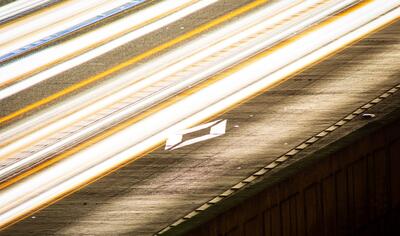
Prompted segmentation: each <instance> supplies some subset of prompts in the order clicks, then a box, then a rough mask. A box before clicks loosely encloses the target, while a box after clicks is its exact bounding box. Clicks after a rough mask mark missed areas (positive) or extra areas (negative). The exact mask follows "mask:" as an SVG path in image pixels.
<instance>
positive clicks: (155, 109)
mask: <svg viewBox="0 0 400 236" xmlns="http://www.w3.org/2000/svg"><path fill="white" fill-rule="evenodd" d="M370 2H373V0H369V1H365V2H362V3H360V4H358V5H356V6H353V7H351V8H349V9H347V10H346V11H345V12H342V13H339V14H337V15H335V16H333V17H332V18H330V19H328V20H326V21H324V22H322V23H321V24H318V25H316V26H313V27H312V28H310V29H309V30H306V31H304V32H302V33H301V34H299V35H297V36H295V37H294V38H291V39H289V40H286V41H285V42H283V43H281V44H278V45H276V46H274V47H272V48H269V49H268V50H266V51H263V52H261V53H259V54H257V55H254V56H253V57H251V58H249V59H248V60H246V61H244V62H242V63H240V64H238V65H237V66H235V67H232V68H229V69H228V70H226V71H224V72H222V73H220V74H217V75H216V76H214V77H212V78H211V79H209V80H207V81H205V82H203V83H201V84H199V85H198V86H196V87H194V88H191V89H189V90H187V91H185V92H183V93H181V94H179V95H178V96H176V97H174V98H171V99H170V100H167V101H164V102H162V103H161V104H159V105H157V106H156V107H152V108H150V109H148V110H146V111H144V112H143V113H140V114H139V115H138V116H136V117H134V118H132V119H130V120H127V121H125V122H123V123H121V124H118V125H117V126H115V127H112V128H111V129H109V130H107V131H105V132H103V133H101V134H99V135H97V136H95V137H93V138H92V139H90V140H87V141H85V142H83V143H81V144H79V145H77V146H75V147H73V148H71V149H69V150H67V151H66V152H64V153H62V154H60V155H59V156H56V157H54V158H53V159H51V160H48V161H46V162H44V163H42V164H40V165H39V166H36V167H34V168H32V169H30V170H28V171H27V172H24V173H23V174H21V175H19V176H16V177H15V178H13V179H9V180H7V181H6V182H4V183H2V184H0V190H1V189H4V188H5V187H7V186H9V185H11V184H13V183H15V182H17V181H19V180H21V179H23V178H25V177H27V176H29V175H31V174H33V173H35V172H37V171H39V170H41V169H44V168H46V167H48V166H50V165H52V164H54V163H56V162H58V161H60V160H62V159H64V158H66V157H68V156H70V155H72V154H75V153H77V152H78V151H81V150H83V149H85V148H87V147H89V146H91V145H92V144H94V143H97V142H99V141H101V140H103V139H105V138H107V137H109V136H110V135H112V134H114V133H116V132H118V131H121V130H122V129H125V128H127V127H128V126H130V125H132V124H135V123H136V122H138V121H140V120H143V119H144V118H146V117H148V116H150V115H152V114H154V113H156V112H158V111H160V110H162V109H164V108H166V107H168V106H170V105H172V104H174V103H176V102H178V101H180V100H182V99H184V98H186V97H188V96H189V95H191V94H193V93H195V92H198V91H200V90H202V89H204V88H206V87H208V86H210V85H212V84H214V83H216V82H218V81H220V80H222V79H223V78H225V77H226V76H228V75H231V74H233V73H235V72H237V71H239V70H241V69H243V68H244V67H246V66H248V65H249V64H252V63H254V62H255V61H257V60H259V59H261V58H264V57H266V56H267V55H270V54H272V53H273V52H275V51H277V50H279V49H281V48H283V47H285V46H287V45H289V44H291V43H293V42H294V41H296V40H298V39H300V38H302V37H304V36H306V35H308V34H310V33H312V32H314V31H316V30H318V29H319V28H322V27H324V26H326V25H328V24H330V23H331V22H332V21H335V20H337V19H338V18H341V17H344V16H346V15H347V14H350V13H352V12H354V11H356V10H358V9H360V8H362V7H363V6H365V5H368V3H370ZM388 24H389V23H388ZM365 36H366V35H364V36H363V37H365ZM360 39H361V37H360V38H357V39H356V40H353V41H352V42H350V43H354V42H356V41H358V40H360ZM334 53H335V52H333V53H332V55H333V54H334ZM329 56H331V55H329ZM323 59H326V57H324V58H323ZM320 60H322V59H320ZM314 63H317V62H313V63H310V64H308V65H311V64H314ZM297 71H298V70H297ZM295 72H296V71H295ZM295 72H293V74H295ZM297 73H299V72H297ZM288 78H290V77H285V78H284V79H282V80H281V81H280V82H279V83H281V82H283V81H284V80H286V79H288ZM274 85H276V84H274ZM268 88H269V87H268ZM254 96H255V95H254ZM252 97H253V96H252ZM241 103H242V102H240V103H238V104H241Z"/></svg>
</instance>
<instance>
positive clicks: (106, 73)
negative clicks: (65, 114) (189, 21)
mask: <svg viewBox="0 0 400 236" xmlns="http://www.w3.org/2000/svg"><path fill="white" fill-rule="evenodd" d="M267 1H268V0H255V1H254V2H251V3H249V4H247V5H245V6H242V7H240V8H238V9H235V10H234V11H232V12H229V13H227V14H225V15H223V16H221V17H219V18H217V19H214V20H212V21H210V22H208V23H206V24H203V25H201V26H200V27H198V28H196V29H194V30H192V31H189V32H188V33H185V34H183V35H181V36H178V37H177V38H175V39H173V40H170V41H168V42H166V43H164V44H162V45H159V46H157V47H155V48H153V49H151V50H149V51H147V52H145V53H142V54H140V55H138V56H135V57H133V58H131V59H129V60H127V61H125V62H123V63H121V64H119V65H117V66H115V67H112V68H110V69H108V70H106V71H104V72H101V73H99V74H97V75H95V76H92V77H89V78H88V79H85V80H83V81H81V82H79V83H76V84H74V85H71V86H69V87H67V88H65V89H63V90H61V91H59V92H56V93H55V94H52V95H50V96H48V97H46V98H44V99H41V100H39V101H37V102H35V103H32V104H30V105H28V106H26V107H24V108H22V109H20V110H17V111H15V112H13V113H11V114H9V115H6V116H3V117H1V118H0V125H1V124H2V123H4V122H6V121H9V120H11V119H14V118H16V117H19V116H21V115H22V114H24V113H27V112H29V111H32V110H33V109H36V108H38V107H41V106H43V105H45V104H47V103H50V102H52V101H54V100H56V99H58V98H60V97H63V96H65V95H67V94H69V93H71V92H74V91H76V90H78V89H80V88H83V87H85V86H87V85H89V84H91V83H93V82H96V81H98V80H101V79H103V78H105V77H106V76H109V75H111V74H113V73H115V72H117V71H119V70H121V69H124V68H126V67H128V66H130V65H133V64H135V63H137V62H139V61H141V60H143V59H145V58H147V57H150V56H153V55H155V54H157V53H159V52H161V51H163V50H165V49H167V48H170V47H172V46H174V45H176V44H178V43H180V42H183V41H185V40H187V39H190V38H192V37H194V36H196V35H198V34H200V33H202V32H204V31H206V30H208V29H210V28H212V27H214V26H217V25H219V24H222V23H224V22H226V21H228V20H230V19H232V18H234V17H236V16H238V15H241V14H243V13H245V12H248V11H250V10H252V9H254V8H256V7H258V6H260V5H261V4H264V3H266V2H267Z"/></svg>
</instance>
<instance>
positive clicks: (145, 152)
mask: <svg viewBox="0 0 400 236" xmlns="http://www.w3.org/2000/svg"><path fill="white" fill-rule="evenodd" d="M367 2H370V0H367ZM364 4H365V3H364ZM364 4H362V5H364ZM358 8H361V4H360V5H356V6H353V7H351V8H349V9H347V10H346V11H345V12H342V13H339V14H337V15H336V16H334V17H333V18H335V19H337V18H339V17H341V16H344V15H347V14H349V13H351V12H352V11H355V10H357V9H358ZM398 20H399V18H397V19H395V20H393V21H391V22H388V23H387V24H385V25H383V26H381V27H380V28H378V29H376V30H374V31H372V32H369V33H366V34H365V35H363V36H361V37H360V38H357V39H354V40H353V41H352V42H350V43H349V44H346V45H343V47H342V48H340V49H338V50H336V51H334V52H332V53H330V54H328V55H326V56H325V57H324V58H321V59H319V60H316V61H312V62H310V63H309V64H308V65H306V66H305V67H303V69H301V70H299V71H297V72H295V73H293V74H291V75H289V76H287V77H285V78H282V80H280V81H279V82H277V83H275V84H274V85H270V86H268V87H265V88H263V89H261V90H260V91H259V92H258V93H256V94H253V95H250V96H249V97H247V98H245V99H244V100H242V101H240V102H238V103H236V104H232V105H231V106H230V107H228V108H227V109H225V110H224V111H221V112H219V113H216V114H214V115H212V116H211V117H209V118H207V119H205V120H204V121H203V122H206V121H210V120H212V119H215V118H216V117H219V116H220V115H222V114H224V113H226V112H228V111H230V110H232V109H234V108H236V107H238V106H239V105H241V104H243V103H244V102H247V101H249V100H251V99H252V98H254V97H256V96H258V95H260V94H262V93H264V92H265V91H266V90H268V89H270V88H272V87H275V86H277V85H279V84H281V83H282V82H284V81H286V80H288V79H290V78H292V77H293V76H296V75H297V74H299V73H301V72H303V71H304V70H306V69H307V68H309V67H310V66H312V65H315V64H317V63H319V62H321V61H323V60H326V59H327V58H330V57H332V56H333V55H336V54H337V53H339V52H341V51H342V50H344V49H345V48H347V46H350V45H352V44H354V43H356V42H358V41H360V40H362V39H363V38H365V37H367V36H369V35H371V34H373V33H375V32H377V31H379V30H381V29H383V28H386V27H388V26H389V25H391V24H393V23H395V22H397V21H398ZM331 21H332V20H331V19H328V20H327V21H325V22H322V23H321V24H319V25H316V26H313V27H311V28H310V29H308V30H306V31H304V32H303V33H301V34H299V35H297V36H296V37H295V38H300V37H303V36H305V35H307V34H309V33H311V32H313V31H315V30H317V29H318V28H320V27H322V26H323V25H325V24H329V23H330V22H331ZM292 41H293V40H292V39H289V40H286V41H284V42H282V43H281V44H279V45H276V46H274V47H272V48H269V49H268V50H266V51H263V52H260V53H259V54H256V55H255V56H253V57H251V58H250V59H249V60H247V61H245V62H243V63H240V64H238V65H237V66H235V67H232V68H229V69H228V70H226V71H224V72H222V73H220V74H219V75H217V76H215V77H213V78H212V79H211V81H210V80H208V81H205V82H203V83H201V84H200V85H199V86H196V87H193V88H192V89H190V90H187V91H185V92H184V93H183V94H180V95H178V96H176V97H174V98H172V99H171V100H167V101H165V102H163V103H161V104H160V105H159V106H157V107H154V108H151V109H149V110H147V111H145V112H144V113H142V114H140V115H139V116H138V117H134V118H132V119H131V120H128V121H126V122H124V123H121V124H120V125H118V126H116V127H113V128H112V129H110V130H108V131H106V132H104V133H103V134H100V135H99V136H96V137H94V139H95V141H92V140H88V141H86V142H85V143H82V144H79V145H78V146H77V147H75V148H73V150H74V151H71V150H72V149H71V150H68V151H67V152H70V154H71V153H72V154H73V153H75V152H77V151H79V150H82V149H83V148H85V147H87V146H89V145H90V144H92V143H94V142H97V141H100V139H102V138H104V137H107V136H109V135H111V134H113V133H115V132H117V131H119V130H121V129H123V128H125V127H127V126H129V125H131V124H133V123H135V122H137V121H138V120H141V119H143V118H144V117H146V116H148V115H151V114H152V113H154V112H156V111H157V110H161V109H163V108H165V107H167V106H169V105H170V104H173V103H175V102H177V101H179V100H181V99H183V98H185V97H187V96H188V95H190V94H192V93H195V92H196V91H198V90H201V89H202V88H204V87H207V86H209V85H210V84H212V83H215V82H217V81H218V80H220V79H222V78H223V77H225V76H226V75H229V74H232V73H234V72H236V71H238V70H240V69H241V68H243V67H245V66H246V65H248V64H249V63H251V62H253V61H256V60H258V59H260V58H263V57H265V56H267V55H269V54H271V53H272V52H273V51H276V50H278V49H279V48H281V47H284V46H286V45H287V44H290V43H291V42H292ZM199 123H201V122H199ZM161 145H162V144H160V143H158V144H155V145H154V146H153V147H152V148H149V150H146V151H143V153H142V154H140V155H137V156H136V157H133V158H132V159H131V160H129V161H127V162H125V163H122V164H121V165H119V166H115V167H113V168H111V169H110V170H108V171H107V172H105V173H102V174H100V175H98V176H96V177H95V178H93V179H90V180H88V182H86V183H84V184H82V185H80V186H77V188H76V189H73V190H69V191H68V192H66V193H64V194H63V195H61V196H55V197H54V198H53V199H52V200H51V201H49V202H48V203H47V204H46V205H42V206H39V207H37V208H35V209H34V210H32V212H30V213H27V214H24V215H22V216H20V218H18V220H17V221H15V222H11V223H9V224H7V225H3V226H2V227H1V229H4V228H6V227H9V226H10V225H12V224H15V223H16V222H18V221H20V220H22V219H24V218H26V217H28V216H29V215H31V214H33V213H35V212H37V211H39V210H41V209H43V208H45V207H47V206H49V205H51V204H52V203H55V202H57V201H59V200H61V199H63V198H64V197H66V196H68V195H70V194H72V193H74V192H76V191H78V190H79V189H81V188H83V187H85V186H87V185H89V184H91V183H93V182H95V181H96V180H98V179H100V178H102V177H104V176H107V175H108V174H110V173H112V172H114V171H115V170H117V169H120V168H122V167H124V166H126V165H128V164H129V163H132V162H133V161H135V160H137V159H139V158H141V157H143V156H144V155H146V154H148V153H150V152H152V151H154V150H155V149H157V148H158V147H160V146H161ZM61 156H63V154H61V155H60V156H59V157H61ZM59 157H56V158H59ZM62 158H64V157H62ZM50 161H51V160H50ZM53 163H54V162H51V164H53ZM44 164H45V163H44ZM51 164H49V165H51ZM47 166H48V165H46V166H44V167H43V168H45V167H47ZM35 168H37V167H35ZM40 169H42V168H40ZM38 170H39V169H38ZM18 180H19V179H18ZM18 180H17V181H18ZM10 181H12V179H11V180H10ZM14 182H16V181H13V182H12V183H14ZM12 183H10V184H12ZM10 184H7V182H5V183H3V184H1V185H0V190H1V189H3V188H5V187H7V186H8V185H10Z"/></svg>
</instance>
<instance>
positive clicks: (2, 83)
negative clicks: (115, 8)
mask: <svg viewBox="0 0 400 236" xmlns="http://www.w3.org/2000/svg"><path fill="white" fill-rule="evenodd" d="M154 1H156V0H149V1H146V2H144V3H142V4H140V5H137V6H135V7H133V8H132V9H141V8H144V7H146V6H148V5H150V4H152V3H153V2H154ZM193 1H200V0H193ZM193 1H192V2H189V3H186V4H183V5H182V6H180V7H177V8H175V9H173V10H171V11H169V12H166V13H163V14H160V15H158V16H155V17H153V18H151V19H150V20H148V21H145V22H143V23H141V24H138V25H136V26H134V27H132V28H129V29H127V30H124V31H122V32H120V33H118V34H115V35H112V36H110V37H107V38H105V39H104V40H102V41H101V42H97V43H94V44H92V45H89V46H87V47H86V48H83V49H81V50H79V51H76V52H73V53H70V54H68V55H66V56H63V57H61V58H58V59H56V60H54V61H52V62H50V63H47V64H45V65H42V66H39V67H37V68H35V69H34V70H31V71H28V72H26V73H24V74H22V75H20V76H18V77H15V78H14V79H13V80H10V81H6V82H1V81H0V89H1V88H3V87H6V86H7V85H9V84H12V83H15V82H18V81H20V80H23V79H26V78H28V77H30V76H33V75H35V74H37V73H39V72H41V71H43V70H45V69H46V68H49V67H51V66H54V65H57V64H59V63H61V62H63V61H66V60H69V59H72V58H74V57H76V56H78V55H80V54H83V53H85V52H87V51H89V50H91V49H94V48H96V47H99V46H101V45H103V44H104V43H106V42H109V41H111V40H114V39H116V38H118V37H121V36H122V35H125V34H127V33H129V32H131V31H134V30H137V29H139V28H141V27H143V26H145V25H147V24H150V23H152V22H154V21H157V20H159V19H161V18H163V17H165V16H167V15H168V14H171V13H173V12H176V11H179V10H181V9H183V8H185V7H187V6H189V5H191V4H192V3H193ZM132 9H129V10H132ZM127 11H128V10H127ZM120 14H123V13H122V12H120V13H118V14H117V15H120ZM111 17H115V16H111ZM111 17H110V18H111ZM104 20H108V18H106V19H104ZM98 24H101V22H98ZM87 27H90V26H87ZM87 27H84V28H83V29H80V30H78V31H77V32H81V31H84V30H85V29H87ZM75 33H76V32H75ZM69 36H70V34H67V35H64V36H62V37H60V38H58V39H57V40H64V39H66V38H68V37H69ZM52 42H53V41H50V42H48V43H46V44H44V45H41V46H39V47H37V48H35V49H34V50H39V49H41V48H44V47H46V46H47V45H48V44H51V43H52ZM0 123H1V121H0Z"/></svg>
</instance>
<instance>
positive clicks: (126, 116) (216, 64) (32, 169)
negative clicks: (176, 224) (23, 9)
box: [0, 0, 400, 233]
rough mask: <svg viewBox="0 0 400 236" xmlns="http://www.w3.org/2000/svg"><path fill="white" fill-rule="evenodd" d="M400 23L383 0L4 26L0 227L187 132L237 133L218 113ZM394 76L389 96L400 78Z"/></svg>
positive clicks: (192, 4)
mask: <svg viewBox="0 0 400 236" xmlns="http://www.w3.org/2000/svg"><path fill="white" fill-rule="evenodd" d="M127 3H130V5H126V4H127ZM121 6H124V7H122V8H120V7H121ZM66 9H71V10H70V11H66ZM75 9H79V11H77V10H75ZM113 9H117V10H113ZM221 9H224V11H221ZM0 10H1V9H0ZM59 11H62V12H63V14H59ZM0 12H1V11H0ZM64 12H67V13H65V14H64ZM68 13H69V14H71V15H68ZM72 14H73V15H72ZM54 16H57V17H58V18H57V19H54V22H55V23H53V24H51V25H49V26H46V24H45V22H48V18H53V17H54ZM98 16H100V17H98ZM399 16H400V1H383V0H370V1H357V0H346V1H339V0H329V1H320V0H309V1H300V0H291V1H261V0H259V1H257V0H256V1H235V3H232V4H226V3H225V2H223V1H217V0H200V1H190V0H187V1H159V2H156V1H149V2H145V1H84V2H82V1H62V2H60V3H57V4H55V5H54V6H51V7H49V8H48V10H46V8H43V9H41V10H39V12H38V13H36V14H32V15H29V14H28V15H27V16H23V17H21V18H16V19H15V20H12V21H10V22H7V23H6V25H5V26H4V27H0V31H2V32H7V34H1V35H2V36H1V38H0V42H2V43H0V47H1V48H2V52H4V54H3V53H2V54H3V55H4V56H0V58H1V59H0V61H2V62H1V63H2V64H1V66H0V74H1V75H2V76H1V77H0V78H1V79H0V81H1V82H0V83H1V84H0V97H1V102H0V105H1V107H2V109H1V112H2V117H1V118H0V125H2V128H1V133H0V146H1V149H0V225H1V227H4V228H5V227H7V226H9V225H11V224H14V223H16V222H18V221H19V220H21V219H23V218H25V217H27V216H29V215H31V214H34V213H35V212H36V211H37V210H39V209H42V208H43V207H44V206H47V205H49V204H51V203H54V202H55V201H58V200H60V199H62V198H64V197H65V196H67V195H69V194H71V193H73V192H75V191H77V190H79V189H80V188H82V187H84V186H87V185H88V184H90V183H92V182H94V181H95V180H98V179H99V178H101V177H103V176H105V175H107V174H109V173H111V172H113V171H116V170H117V169H119V168H122V167H124V166H126V165H127V164H129V163H132V162H133V161H135V160H137V161H140V160H138V159H139V158H141V157H144V156H146V154H148V153H150V152H152V151H154V150H155V149H158V148H160V149H166V150H165V151H164V152H168V151H169V150H168V149H169V148H170V146H165V145H166V144H165V142H166V140H167V139H169V138H170V137H171V135H172V136H173V135H174V134H176V133H177V132H178V133H179V132H184V133H185V130H188V129H189V128H192V127H196V126H197V125H200V124H204V123H207V122H211V121H215V120H218V119H220V120H224V119H227V120H228V129H227V130H228V131H229V130H230V129H232V128H233V129H234V128H239V127H240V126H241V125H238V124H230V123H229V122H231V121H230V119H229V118H226V115H223V116H222V117H221V115H222V114H224V113H226V112H228V111H230V110H232V109H236V108H237V107H238V105H239V104H242V103H243V102H245V101H249V100H250V99H252V98H254V97H255V96H256V95H259V94H262V93H265V92H266V91H269V90H271V89H273V88H276V87H277V88H279V86H281V84H285V81H287V80H288V79H289V81H290V80H291V79H290V78H292V77H293V76H294V75H296V74H297V73H299V72H301V71H302V70H304V69H305V68H307V67H309V66H311V65H314V64H315V63H317V62H320V61H322V60H324V59H326V58H328V57H330V56H331V55H333V54H335V53H337V52H338V51H340V50H342V49H343V48H345V47H347V46H348V45H351V44H353V43H355V42H357V41H359V40H360V39H362V38H363V37H365V36H367V35H369V34H370V33H372V32H375V31H377V30H379V29H382V28H384V27H386V26H388V25H390V24H393V23H394V22H395V21H397V20H398V19H399ZM71 17H72V19H73V20H71ZM96 17H97V18H98V21H99V23H97V20H94V19H95V18H96ZM97 18H96V19H97ZM190 21H193V22H196V23H191V22H190ZM82 22H86V23H82ZM132 22H133V23H132ZM27 23H29V24H32V25H30V26H29V27H26V25H27ZM396 25H398V24H396ZM169 28H171V29H172V30H171V31H166V30H168V29H169ZM75 31H76V32H75ZM10 32H11V33H10ZM60 32H62V33H60ZM164 35H165V36H168V37H164ZM146 37H148V38H151V39H152V40H151V41H150V42H145V41H144V40H146ZM159 38H162V39H161V40H159ZM43 39H46V40H43ZM37 42H40V43H37ZM26 45H28V46H26ZM142 45H144V46H142ZM21 48H22V50H21ZM125 50H126V53H124V51H125ZM129 52H134V53H129ZM9 55H11V56H9ZM88 65H91V67H88ZM394 66H395V67H396V66H397V67H398V64H397V65H396V63H394ZM92 67H93V68H92ZM390 79H391V80H390ZM390 79H388V81H387V85H386V86H383V87H384V88H386V87H390V86H395V85H396V82H399V81H398V78H392V77H391V78H390ZM343 83H344V82H343ZM375 85H376V86H378V87H379V85H377V84H375ZM368 86H369V87H368V88H370V87H373V86H374V84H373V83H370V84H368ZM384 88H382V90H384ZM359 92H360V94H361V93H362V92H363V91H362V90H360V91H359ZM377 92H380V90H378V89H377V90H376V93H377ZM374 95H375V93H371V96H372V97H373V96H374ZM337 96H338V95H337ZM348 97H349V95H348V96H347V98H348ZM332 99H334V98H332ZM360 102H361V101H360ZM277 103H279V101H277ZM310 104H312V103H310ZM339 104H341V103H340V101H339V100H338V101H337V102H336V103H335V104H333V105H336V106H339ZM286 106H287V105H286ZM289 106H290V105H289ZM310 106H311V105H310ZM314 106H315V105H314ZM352 107H356V106H355V105H352V106H351V107H349V108H352ZM330 109H331V110H334V109H333V107H331V108H330ZM232 111H234V110H232ZM227 114H229V113H227ZM254 115H255V114H251V115H250V116H249V117H248V118H252V117H253V116H254ZM227 116H228V117H229V115H227ZM335 119H336V118H335ZM220 120H218V122H219V121H220ZM215 124H216V123H213V125H215ZM221 124H222V123H221ZM223 124H225V125H226V123H223ZM232 125H233V126H232ZM210 126H211V125H210ZM224 132H225V129H223V132H222V133H221V134H218V135H217V136H219V135H223V133H224ZM187 133H189V131H187ZM240 135H243V134H240ZM266 135H267V134H266ZM229 142H232V141H229ZM178 143H179V142H178ZM189 143H190V142H189ZM174 145H175V144H174ZM189 148H190V146H189ZM177 151H178V152H179V149H177ZM170 152H173V151H170ZM150 155H151V154H150ZM145 158H147V157H145ZM172 160H173V158H172ZM133 164H135V162H133ZM235 165H236V164H235ZM117 172H118V171H117ZM157 227H159V226H157ZM11 230H12V227H11ZM159 230H160V229H159ZM75 233H77V232H75Z"/></svg>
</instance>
